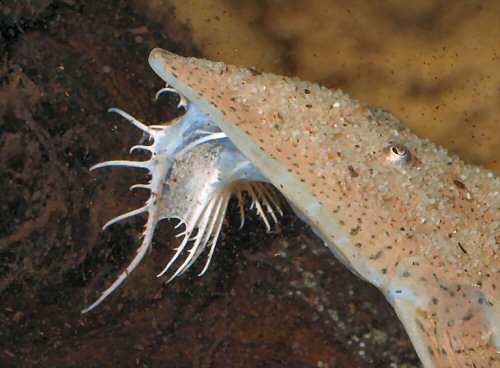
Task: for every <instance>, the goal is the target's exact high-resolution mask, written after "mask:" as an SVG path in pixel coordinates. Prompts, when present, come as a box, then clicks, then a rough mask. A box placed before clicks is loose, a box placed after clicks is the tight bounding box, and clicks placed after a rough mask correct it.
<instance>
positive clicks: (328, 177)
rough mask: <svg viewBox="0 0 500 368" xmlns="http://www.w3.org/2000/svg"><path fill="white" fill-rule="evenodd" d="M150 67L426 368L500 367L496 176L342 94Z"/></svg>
mask: <svg viewBox="0 0 500 368" xmlns="http://www.w3.org/2000/svg"><path fill="white" fill-rule="evenodd" d="M150 64H151V66H152V67H153V69H154V70H155V71H156V72H157V73H158V74H159V75H160V77H161V78H163V79H164V80H165V81H166V82H167V83H168V84H169V85H171V86H173V87H174V88H175V89H177V90H178V91H179V92H180V93H181V94H182V95H183V96H184V97H185V98H187V99H188V100H189V101H190V102H191V103H193V104H194V105H195V106H196V107H197V108H199V109H200V110H201V111H202V112H203V113H205V114H206V115H207V116H208V117H209V118H210V119H211V120H212V121H213V122H215V123H216V124H217V125H218V126H219V128H220V129H221V130H222V131H223V132H224V133H226V134H227V136H228V137H229V139H230V140H231V141H232V142H233V143H234V145H235V146H236V147H237V148H238V149H239V150H241V152H242V153H243V154H244V155H245V156H246V157H247V158H248V159H249V160H250V161H251V162H252V164H253V165H255V167H256V168H257V169H258V170H259V171H260V172H261V173H262V175H263V176H265V177H266V178H267V180H269V181H270V182H271V183H272V184H273V185H274V186H275V187H276V188H277V189H278V190H280V191H281V192H282V194H283V195H284V196H285V197H286V198H287V200H288V201H290V203H291V204H292V205H293V207H294V208H295V209H296V211H297V212H298V213H299V214H300V216H301V217H302V218H303V219H304V220H305V221H307V222H308V223H309V224H310V225H311V226H312V227H313V229H314V230H315V232H316V233H317V234H318V235H319V236H320V237H321V238H322V239H323V240H324V241H325V244H326V245H327V246H328V247H329V248H330V249H331V250H332V251H333V252H334V253H335V254H336V255H337V256H338V258H340V259H341V260H342V261H343V262H344V264H346V265H347V266H348V267H350V268H351V270H353V271H354V272H355V273H356V274H358V275H359V276H361V277H362V278H364V279H365V280H367V281H369V282H371V283H372V284H374V285H375V286H377V287H378V288H379V289H380V290H381V291H382V292H383V293H384V294H385V295H386V297H387V299H388V300H389V301H390V302H391V303H392V305H393V306H394V308H395V310H396V312H397V314H398V316H399V317H400V319H401V320H402V322H403V324H404V326H405V328H406V329H407V331H408V334H409V336H410V338H411V340H412V342H413V344H414V346H415V349H416V351H417V353H418V355H419V357H420V359H421V360H422V363H423V364H424V366H426V367H438V366H439V367H445V366H450V367H458V366H467V367H493V366H500V350H499V348H500V316H499V315H500V307H499V305H500V291H499V290H498V287H500V285H499V284H500V281H499V272H500V259H499V257H498V251H499V242H500V233H499V223H500V221H499V220H500V217H499V213H500V212H499V209H500V195H499V191H500V181H499V180H498V179H497V178H496V177H495V176H494V174H492V173H489V172H487V171H486V170H484V169H482V168H480V167H474V166H470V165H466V164H464V163H463V162H462V161H460V160H459V159H458V158H457V157H453V156H450V155H449V154H448V153H447V152H446V150H444V149H443V148H440V147H437V146H436V145H434V144H432V143H431V142H429V141H427V140H425V139H421V138H419V137H417V136H415V135H414V134H412V132H411V131H410V130H408V129H406V128H405V127H404V126H403V125H402V124H401V123H400V122H399V120H398V119H397V118H395V117H394V116H392V115H391V114H389V113H386V112H384V111H381V110H378V109H372V108H369V107H367V106H364V105H362V104H360V103H359V102H358V101H356V100H354V99H352V98H350V97H349V96H348V95H347V94H345V93H343V92H341V91H334V90H329V89H326V88H324V87H320V86H318V85H317V84H314V83H309V82H303V81H299V80H296V79H290V78H285V77H280V76H275V75H270V74H262V73H259V72H257V71H255V70H249V69H240V68H236V67H233V66H227V65H225V64H223V63H213V62H209V61H206V60H199V59H194V58H183V57H180V56H177V55H175V54H172V53H170V52H168V51H164V50H160V49H155V50H153V51H152V53H151V55H150ZM393 144H404V145H405V146H406V147H407V148H408V149H409V150H410V152H411V153H412V156H413V159H412V160H411V161H410V163H408V164H407V165H398V164H394V163H392V162H390V161H388V160H387V159H386V150H387V148H388V147H391V145H393Z"/></svg>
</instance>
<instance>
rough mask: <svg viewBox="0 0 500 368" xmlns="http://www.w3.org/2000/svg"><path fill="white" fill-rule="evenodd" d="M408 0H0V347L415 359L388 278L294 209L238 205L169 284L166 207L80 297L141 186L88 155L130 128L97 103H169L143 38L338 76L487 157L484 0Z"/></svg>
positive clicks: (152, 361) (274, 363) (213, 356)
mask: <svg viewBox="0 0 500 368" xmlns="http://www.w3.org/2000/svg"><path fill="white" fill-rule="evenodd" d="M330 3H331V4H334V5H335V6H336V7H335V12H332V10H331V6H332V5H331V4H330ZM403 3H406V2H396V1H389V2H384V5H378V6H375V5H367V4H368V2H366V4H365V3H364V2H359V3H357V5H355V6H354V5H353V6H350V7H347V6H346V5H342V4H340V3H336V2H326V1H325V2H322V1H319V0H317V1H312V2H308V6H307V7H303V6H302V5H300V4H302V2H295V1H258V2H236V1H205V2H204V5H203V4H200V2H198V1H163V2H158V1H144V0H141V1H119V0H112V1H109V2H105V3H104V2H100V1H85V2H83V1H77V0H64V1H51V0H45V1H42V0H40V1H22V2H21V1H7V2H2V4H1V5H0V32H1V33H0V53H1V55H2V61H1V63H2V64H1V66H0V184H1V188H2V192H1V195H0V208H1V211H0V255H1V259H2V262H1V268H0V272H1V273H0V292H1V293H2V298H1V300H2V301H1V302H0V324H1V327H0V362H1V365H2V366H5V367H10V366H12V367H14V366H16V367H18V366H40V365H43V366H57V367H89V366H96V367H97V366H99V367H114V366H123V367H128V366H143V367H162V366H166V367H189V366H194V367H227V366H242V367H243V366H245V367H246V366H257V367H281V366H289V367H304V366H305V367H352V366H359V367H361V366H362V367H389V366H398V367H413V366H418V365H419V363H418V359H417V357H416V355H415V353H414V352H413V348H412V347H411V344H410V342H409V340H408V338H407V337H406V334H405V332H404V330H403V329H402V327H401V325H400V323H399V321H398V320H397V318H396V316H395V315H394V313H393V312H392V309H391V307H390V306H389V305H388V303H387V302H386V301H385V300H384V298H383V296H382V295H380V293H379V292H378V291H377V290H375V289H374V288H372V287H370V286H369V285H367V284H366V283H364V282H362V281H360V280H358V279H357V278H356V277H355V276H353V275H352V274H351V273H350V272H349V271H348V270H346V269H345V268H344V267H343V266H341V265H340V264H338V262H336V260H335V259H334V257H333V256H332V255H331V254H329V253H328V252H327V250H326V249H325V248H324V247H323V245H322V244H321V242H320V241H319V240H317V239H316V238H315V236H314V235H313V234H312V233H311V232H310V231H309V230H308V229H307V227H306V226H304V225H303V224H301V223H300V221H299V220H297V219H295V217H294V216H293V215H292V213H291V211H286V213H287V214H286V215H285V218H284V219H283V220H282V221H281V224H280V225H279V226H278V227H277V228H275V229H274V231H273V232H272V233H271V234H266V233H265V228H264V226H263V225H262V224H261V223H260V222H259V221H258V220H257V219H256V218H255V217H253V218H251V219H250V220H249V221H247V224H246V225H245V228H244V229H243V230H241V231H238V225H239V223H238V219H239V218H238V212H237V209H236V208H234V206H233V207H232V209H231V210H230V215H229V216H228V220H227V223H226V224H225V226H224V229H223V235H222V238H221V241H220V246H219V248H218V251H217V254H216V256H215V259H214V261H213V262H212V265H211V267H210V269H209V272H208V273H207V274H206V275H205V276H204V277H203V278H198V277H196V270H193V271H192V272H190V273H188V274H187V275H186V276H185V277H183V278H181V279H179V280H177V281H175V282H174V283H171V284H169V285H167V286H165V285H164V284H163V282H162V281H164V280H158V279H156V277H155V276H156V274H157V273H158V272H159V271H160V270H161V268H162V266H163V265H164V263H165V261H166V260H167V259H168V257H169V256H170V255H171V254H172V253H171V252H172V249H173V247H174V246H175V245H174V244H176V242H177V239H176V238H175V237H174V236H173V235H174V234H175V232H174V230H173V224H172V223H167V222H166V223H165V224H164V225H163V226H161V229H160V231H159V232H158V234H157V236H156V242H155V244H154V247H153V250H152V252H151V253H150V254H149V255H148V256H147V259H146V260H145V262H144V263H143V264H142V265H141V267H140V268H139V269H138V270H137V271H136V272H135V273H134V274H133V275H131V276H130V277H129V279H128V280H127V282H126V283H125V284H124V286H123V287H122V288H121V289H120V290H119V291H118V292H116V293H115V294H113V295H112V296H111V298H109V300H107V301H106V302H105V303H104V304H103V305H102V306H101V307H100V308H99V309H97V310H96V311H95V312H94V313H92V314H90V315H82V314H80V309H81V308H83V307H85V306H86V305H88V304H89V303H90V302H91V301H93V300H94V299H95V297H96V296H97V295H98V294H99V292H100V291H102V290H103V289H104V288H105V287H106V286H107V285H109V283H110V282H112V281H113V280H114V278H115V277H116V275H117V274H118V273H119V272H120V270H121V269H122V267H124V266H125V265H126V264H127V263H128V261H129V260H130V259H131V257H133V255H134V251H135V249H136V247H137V245H138V242H139V237H140V233H141V230H142V225H143V222H142V220H141V219H138V220H133V221H129V222H126V223H122V224H118V225H115V226H113V227H112V228H110V229H109V230H107V231H105V232H101V230H100V227H101V226H102V225H103V224H104V223H105V222H106V221H107V220H109V219H110V218H112V217H114V216H116V215H117V214H120V213H123V212H125V211H127V210H130V209H132V208H136V207H139V206H140V205H141V203H142V202H143V201H144V200H145V197H144V196H143V195H142V194H141V193H132V192H129V191H128V187H129V186H130V185H131V184H134V183H138V182H144V181H145V180H146V178H145V177H144V175H142V173H140V172H131V171H130V170H123V169H115V170H107V171H102V172H98V173H91V172H89V170H88V168H89V167H90V166H91V165H93V164H95V163H97V162H99V161H103V160H107V159H117V158H128V157H130V156H128V155H129V153H128V148H129V147H130V146H132V145H133V144H136V143H137V142H138V141H139V140H140V139H141V134H140V133H139V132H138V131H136V130H134V128H133V127H130V126H128V125H127V124H126V123H125V122H123V121H122V120H120V119H119V118H117V117H116V116H112V115H110V114H108V113H106V110H107V109H108V108H109V107H113V106H116V107H120V108H123V109H125V110H126V111H127V112H129V113H131V114H132V115H134V116H136V117H137V118H139V119H140V120H142V121H146V122H150V123H157V122H160V121H168V120H170V119H171V118H172V117H174V116H175V114H176V113H175V105H176V102H177V101H175V99H173V98H162V99H160V101H159V102H158V103H156V104H155V103H154V101H153V96H154V92H155V91H156V90H157V89H159V88H161V87H162V83H161V81H160V80H159V79H158V78H157V77H156V76H155V75H154V73H153V72H152V71H151V70H150V68H149V66H148V65H147V55H148V53H149V51H150V50H151V49H152V48H154V47H162V48H165V49H168V50H170V51H173V52H176V53H179V54H182V55H186V56H203V57H207V58H211V59H216V60H223V61H225V62H228V63H236V64H239V65H246V66H252V65H253V66H257V67H260V68H261V69H263V70H266V71H272V72H281V73H285V74H288V75H296V76H299V77H302V78H306V79H310V80H313V81H317V82H321V83H323V84H327V85H329V86H331V87H335V88H337V87H342V88H343V89H345V90H346V91H347V92H349V93H351V94H352V95H354V96H356V97H359V98H361V99H363V100H365V101H367V102H369V103H372V104H377V105H380V106H382V107H384V108H387V109H389V110H392V111H393V112H394V113H396V115H399V116H400V117H402V120H403V121H405V122H408V124H410V125H412V126H413V127H414V129H415V130H416V131H417V132H419V133H421V134H424V135H426V136H428V137H429V138H431V139H432V140H434V141H436V142H438V143H441V144H444V145H445V146H446V147H448V148H450V149H451V150H453V151H456V152H458V153H459V154H460V155H461V157H463V158H464V159H466V160H467V161H469V162H473V163H480V164H483V165H485V166H487V167H489V168H492V169H495V170H497V171H498V168H499V166H498V161H497V158H498V146H497V144H498V139H497V138H498V134H499V130H498V129H499V127H498V125H499V122H498V120H499V111H498V109H499V107H498V104H497V102H498V97H499V96H498V93H499V92H498V78H499V75H498V74H499V73H498V56H497V54H496V52H498V50H499V48H498V44H495V42H496V43H498V42H499V41H498V39H499V37H498V32H499V30H498V25H497V24H496V23H494V22H493V23H492V20H491V19H498V5H497V3H496V2H491V3H490V2H469V3H468V4H467V5H463V8H462V7H460V6H458V5H456V4H455V5H446V4H448V2H440V1H433V2H430V1H429V2H424V3H422V4H423V5H420V6H417V5H415V4H414V5H413V7H410V8H407V7H404V6H403ZM329 4H330V5H329ZM446 6H448V7H446ZM495 17H496V18H495ZM380 22H381V23H382V25H380ZM474 35H476V36H474ZM412 37H413V38H412ZM474 37H476V38H474ZM413 124H414V125H413ZM249 215H250V216H251V214H249Z"/></svg>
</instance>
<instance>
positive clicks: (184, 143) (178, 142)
mask: <svg viewBox="0 0 500 368" xmlns="http://www.w3.org/2000/svg"><path fill="white" fill-rule="evenodd" d="M170 91H174V90H172V89H170ZM183 107H184V109H185V114H184V115H183V116H181V117H180V118H178V119H177V121H175V123H173V124H171V125H168V126H165V125H146V124H143V123H142V122H140V121H138V120H137V119H135V118H134V117H132V116H130V115H129V114H127V113H126V112H124V111H122V110H119V109H110V111H111V112H114V113H117V114H119V115H120V116H122V117H123V118H124V119H126V120H127V121H129V122H130V123H131V124H133V125H134V126H136V127H137V128H139V129H140V130H142V131H143V132H144V133H145V135H146V139H145V141H146V142H148V141H149V142H152V143H151V144H150V145H145V144H142V143H141V144H139V145H137V146H134V147H132V148H131V152H132V151H135V150H142V151H146V152H148V153H149V154H150V158H149V160H146V161H127V160H114V161H107V162H103V163H99V164H97V165H94V166H93V167H92V168H91V170H95V169H100V168H106V167H130V168H139V169H144V170H147V171H148V173H149V175H150V177H151V179H150V181H149V182H148V183H145V184H135V185H133V186H132V187H131V189H136V188H140V189H146V190H148V191H149V192H150V197H149V199H148V200H147V201H146V203H145V204H144V206H143V207H141V208H138V209H135V210H132V211H130V212H127V213H125V214H122V215H120V216H117V217H115V218H114V219H112V220H110V221H108V222H107V223H106V224H105V225H104V227H103V228H107V227H108V226H112V225H113V224H115V223H118V222H120V221H123V220H126V219H128V218H131V217H134V216H137V215H141V214H147V221H146V225H145V229H144V232H143V240H142V243H141V245H140V246H139V248H138V249H137V254H136V256H135V257H134V258H133V260H132V261H131V262H130V264H129V265H128V267H127V268H126V269H125V270H124V271H123V272H122V273H121V274H120V275H119V276H118V278H117V279H116V280H115V281H114V282H113V283H112V284H111V285H110V286H109V287H108V288H107V289H106V290H105V291H104V292H103V293H102V294H101V295H100V296H99V298H98V299H97V300H96V301H95V302H93V303H92V304H91V305H90V306H88V307H86V308H85V309H83V310H82V312H83V313H87V312H89V311H91V310H92V309H94V308H95V307H97V306H98V305H99V304H101V303H102V302H103V301H104V300H105V299H106V298H107V297H108V296H109V295H110V294H111V293H112V292H113V291H114V290H116V289H117V288H118V287H119V286H120V285H121V284H122V283H123V282H124V281H125V279H126V278H127V277H128V275H129V274H130V273H131V272H132V271H133V270H134V269H135V268H136V267H137V266H138V265H139V264H140V263H141V261H142V259H143V258H144V256H145V255H146V253H147V251H148V250H149V249H150V248H151V244H152V240H153V235H154V232H155V229H156V226H157V224H158V223H159V222H160V221H161V220H163V219H177V220H178V224H177V226H176V229H181V228H182V229H183V230H182V231H180V232H179V234H178V235H177V237H178V238H181V242H180V244H179V245H177V246H176V248H175V249H174V251H175V252H174V255H173V256H172V257H171V258H170V259H169V260H168V261H167V263H166V265H165V267H164V268H163V270H162V271H161V272H160V273H159V274H158V277H162V276H164V275H167V274H168V273H169V272H170V271H171V269H175V270H174V271H173V272H172V273H171V274H170V277H169V278H168V280H167V283H168V282H170V281H171V280H173V279H174V278H176V277H178V276H180V275H182V274H183V273H185V272H186V271H187V270H188V269H189V268H190V267H191V266H193V264H194V263H195V261H196V260H197V259H198V258H199V257H200V256H201V255H202V254H203V253H207V256H206V262H205V265H204V267H203V269H202V270H201V272H199V275H200V276H201V275H202V274H204V273H205V272H206V271H207V269H208V267H209V264H210V261H211V260H212V257H213V255H214V251H215V247H216V245H217V240H218V237H219V234H220V232H221V229H222V225H223V220H224V217H225V213H226V209H227V206H228V203H229V200H230V198H231V197H232V196H233V195H234V196H235V197H236V198H237V199H238V202H239V207H240V220H241V225H240V228H241V227H242V226H243V224H244V221H245V216H244V208H243V206H244V204H245V202H246V198H249V199H250V201H251V204H250V207H251V208H253V209H255V210H256V212H257V214H258V215H259V217H260V218H261V219H262V221H263V223H264V225H265V226H266V229H267V230H268V231H270V230H271V227H272V226H273V225H274V224H275V223H277V222H278V217H279V216H281V215H282V210H281V207H280V198H279V195H278V194H277V192H276V191H275V189H274V188H273V187H272V186H271V185H269V184H268V183H267V181H266V179H265V177H264V176H262V175H261V174H260V172H259V171H258V170H257V169H256V168H255V166H254V165H252V163H251V162H250V161H249V160H248V159H247V158H246V157H245V156H244V155H243V154H242V153H241V152H240V151H239V150H238V149H237V148H236V146H235V145H234V144H233V143H232V142H231V141H230V140H228V139H227V137H226V135H225V134H224V133H223V132H222V131H221V130H220V129H219V128H218V127H217V125H215V124H214V123H213V122H212V121H211V120H210V119H209V118H207V117H206V116H205V115H204V114H202V113H201V112H200V111H199V110H198V109H197V108H196V106H195V105H192V104H189V103H186V104H185V105H184V106H183ZM143 140H144V139H143ZM146 142H143V143H146ZM244 193H246V195H244Z"/></svg>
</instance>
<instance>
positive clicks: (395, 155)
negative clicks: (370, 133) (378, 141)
mask: <svg viewBox="0 0 500 368" xmlns="http://www.w3.org/2000/svg"><path fill="white" fill-rule="evenodd" d="M411 158H412V156H411V152H410V150H409V149H408V148H406V147H405V146H403V145H401V144H392V145H390V146H389V147H387V148H386V149H385V159H386V160H387V161H389V162H390V163H393V164H398V165H407V164H408V163H410V161H411Z"/></svg>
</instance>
